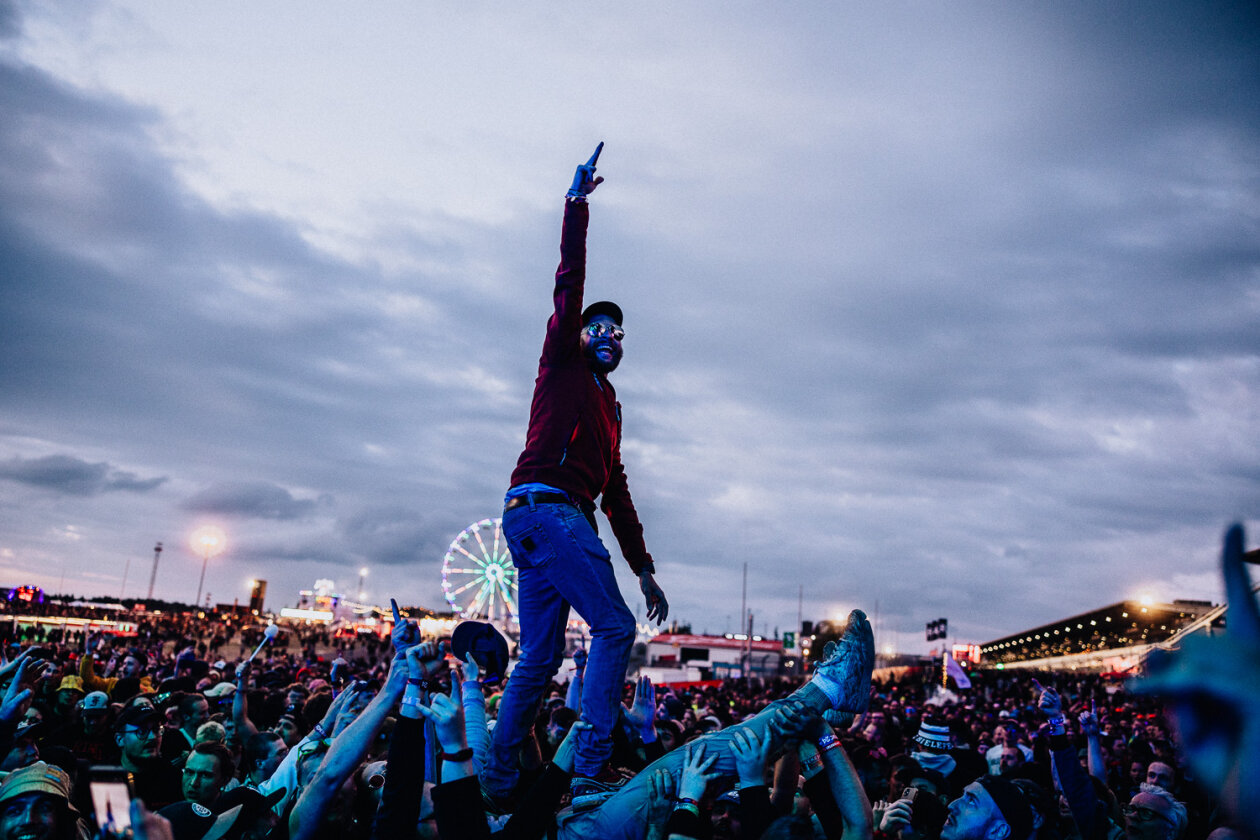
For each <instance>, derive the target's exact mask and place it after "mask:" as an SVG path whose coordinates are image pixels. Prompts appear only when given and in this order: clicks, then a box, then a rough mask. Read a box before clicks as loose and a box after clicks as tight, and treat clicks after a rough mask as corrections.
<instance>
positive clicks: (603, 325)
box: [582, 321, 626, 341]
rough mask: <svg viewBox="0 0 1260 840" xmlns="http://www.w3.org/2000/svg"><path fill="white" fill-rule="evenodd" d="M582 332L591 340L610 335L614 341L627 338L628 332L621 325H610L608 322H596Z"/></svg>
mask: <svg viewBox="0 0 1260 840" xmlns="http://www.w3.org/2000/svg"><path fill="white" fill-rule="evenodd" d="M582 332H584V333H586V334H587V335H589V336H590V337H591V338H599V337H601V336H604V335H610V336H612V338H613V340H614V341H621V340H622V339H623V338H625V337H626V331H625V330H623V329H622V328H621V326H620V325H619V324H610V323H608V322H607V321H595V322H594V323H591V324H587V325H586V326H585V327H584V328H583V329H582Z"/></svg>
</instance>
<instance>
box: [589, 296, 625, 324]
mask: <svg viewBox="0 0 1260 840" xmlns="http://www.w3.org/2000/svg"><path fill="white" fill-rule="evenodd" d="M599 315H607V316H608V317H609V318H612V319H613V323H616V324H618V325H624V322H623V321H622V320H621V318H622V315H621V307H620V306H618V305H617V304H615V303H613V302H612V301H611V300H597V301H595V302H594V303H592V304H591V305H590V306H588V307H586V309H584V310H582V326H586V325H587V324H589V323H590V322H591V319H592V318H595V317H597V316H599Z"/></svg>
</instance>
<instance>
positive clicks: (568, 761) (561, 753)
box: [551, 718, 595, 773]
mask: <svg viewBox="0 0 1260 840" xmlns="http://www.w3.org/2000/svg"><path fill="white" fill-rule="evenodd" d="M594 728H595V727H593V726H591V725H590V724H589V723H587V722H586V721H584V720H582V719H581V718H578V719H577V720H575V721H573V725H572V726H570V727H569V731H568V732H566V733H565V735H564V740H563V741H561V742H560V746H558V747H556V754H555V756H554V757H553V758H552V759H551V763H552V764H554V765H555V766H556V767H557V768H559V769H560V770H563V771H564V772H566V773H572V772H573V760H574V759H575V758H577V733H579V732H590V731H591V730H592V729H594Z"/></svg>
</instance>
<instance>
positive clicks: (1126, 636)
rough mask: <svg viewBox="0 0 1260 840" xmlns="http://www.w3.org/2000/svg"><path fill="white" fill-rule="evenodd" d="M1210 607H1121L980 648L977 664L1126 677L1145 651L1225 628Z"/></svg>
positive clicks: (1201, 604)
mask: <svg viewBox="0 0 1260 840" xmlns="http://www.w3.org/2000/svg"><path fill="white" fill-rule="evenodd" d="M1223 613H1224V610H1223V608H1221V607H1217V606H1215V605H1213V604H1212V603H1211V602H1209V601H1173V602H1172V603H1171V604H1154V603H1150V604H1148V603H1142V602H1140V601H1121V602H1119V603H1116V604H1111V605H1110V606H1106V607H1102V608H1101V609H1097V610H1094V611H1092V612H1087V613H1082V614H1081V615H1076V616H1072V617H1071V618H1064V619H1060V620H1059V621H1054V622H1051V623H1050V624H1044V625H1042V626H1040V627H1033V628H1031V629H1029V630H1023V631H1021V632H1019V633H1015V634H1013V635H1011V636H1006V637H1003V638H1001V639H994V640H993V641H991V642H986V643H984V644H982V645H980V654H981V664H982V665H983V666H984V667H997V668H1049V669H1080V668H1085V669H1089V670H1102V671H1127V670H1129V669H1131V668H1133V667H1134V666H1135V665H1136V664H1137V663H1138V662H1139V661H1140V659H1141V657H1142V656H1144V655H1145V654H1146V653H1147V652H1148V651H1149V650H1151V649H1152V648H1154V647H1158V646H1160V645H1163V644H1168V643H1170V642H1172V641H1174V640H1175V639H1176V638H1177V637H1179V636H1180V635H1182V634H1184V633H1186V632H1192V631H1194V630H1197V629H1200V628H1202V629H1204V630H1207V631H1211V629H1213V628H1219V627H1223V626H1224V615H1223Z"/></svg>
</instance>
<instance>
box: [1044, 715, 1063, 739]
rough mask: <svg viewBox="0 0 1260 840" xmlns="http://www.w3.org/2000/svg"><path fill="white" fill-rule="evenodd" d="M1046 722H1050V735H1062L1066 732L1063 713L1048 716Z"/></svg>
mask: <svg viewBox="0 0 1260 840" xmlns="http://www.w3.org/2000/svg"><path fill="white" fill-rule="evenodd" d="M1046 722H1047V723H1049V724H1050V734H1051V735H1062V734H1064V733H1065V732H1067V727H1066V726H1065V725H1064V724H1065V723H1067V719H1066V718H1064V717H1063V715H1056V716H1055V717H1052V718H1049V719H1048V720H1047V721H1046Z"/></svg>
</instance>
